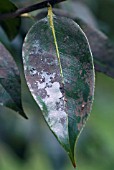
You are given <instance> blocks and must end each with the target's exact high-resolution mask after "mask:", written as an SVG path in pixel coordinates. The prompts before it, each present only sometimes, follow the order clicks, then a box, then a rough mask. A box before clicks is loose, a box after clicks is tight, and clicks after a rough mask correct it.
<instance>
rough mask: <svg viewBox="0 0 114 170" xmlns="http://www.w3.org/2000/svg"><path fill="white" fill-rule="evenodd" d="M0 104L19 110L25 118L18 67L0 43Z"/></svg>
mask: <svg viewBox="0 0 114 170" xmlns="http://www.w3.org/2000/svg"><path fill="white" fill-rule="evenodd" d="M0 105H2V106H6V107H9V108H11V109H13V110H15V111H17V112H19V113H20V114H21V115H22V116H24V117H25V118H27V117H26V115H25V113H24V112H23V109H22V105H21V81H20V75H19V71H18V68H17V66H16V64H15V62H14V60H13V58H12V57H11V55H10V54H9V52H8V51H7V49H5V47H4V46H3V45H2V44H1V43H0Z"/></svg>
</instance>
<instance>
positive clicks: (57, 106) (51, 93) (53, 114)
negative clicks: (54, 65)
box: [36, 72, 68, 138]
mask: <svg viewBox="0 0 114 170" xmlns="http://www.w3.org/2000/svg"><path fill="white" fill-rule="evenodd" d="M40 76H41V81H42V79H44V81H43V82H41V83H40V82H39V81H36V82H37V87H38V90H41V89H45V91H46V93H47V94H46V97H45V98H43V99H42V100H43V102H44V103H45V105H46V106H47V109H48V116H45V119H46V121H47V122H48V124H49V125H50V127H51V129H52V130H53V131H54V132H55V133H56V134H57V136H59V137H61V138H64V135H67V125H68V124H67V114H66V112H65V111H64V96H63V94H62V92H61V91H60V83H59V82H53V83H52V82H51V79H54V78H55V76H56V73H53V74H47V73H46V72H41V73H40ZM37 101H38V100H37ZM38 104H39V106H40V108H41V110H43V107H42V105H41V103H40V101H38Z"/></svg>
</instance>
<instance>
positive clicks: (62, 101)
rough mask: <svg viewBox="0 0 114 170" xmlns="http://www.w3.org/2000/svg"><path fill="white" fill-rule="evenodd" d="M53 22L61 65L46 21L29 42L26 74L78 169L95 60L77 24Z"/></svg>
mask: <svg viewBox="0 0 114 170" xmlns="http://www.w3.org/2000/svg"><path fill="white" fill-rule="evenodd" d="M53 21H54V29H55V34H56V41H57V45H58V50H59V55H60V61H59V60H58V55H57V49H56V45H55V39H54V36H53V33H52V25H51V27H50V21H49V18H48V17H46V18H44V19H42V20H40V21H38V22H37V23H36V24H35V25H33V27H32V28H31V29H30V31H29V32H28V34H27V36H26V38H25V42H24V45H23V61H24V72H25V77H26V80H27V84H28V87H29V89H30V91H31V93H32V96H33V97H34V99H35V101H36V102H37V104H38V105H39V106H40V109H41V110H42V113H43V115H44V118H45V120H46V122H47V124H48V125H49V127H50V129H51V130H52V132H53V133H54V135H55V136H56V138H57V139H58V141H59V142H60V143H61V144H62V146H63V147H64V148H65V150H66V151H67V152H68V155H69V157H70V159H71V161H72V163H73V165H74V166H75V159H74V148H75V142H76V139H77V137H78V136H79V133H80V131H81V130H82V128H83V126H84V124H85V122H86V120H87V117H88V114H89V113H90V110H91V106H92V102H93V95H94V68H93V59H92V54H91V51H90V48H89V44H88V41H87V39H86V37H85V34H84V33H83V32H82V30H81V29H80V27H79V26H78V25H77V24H76V23H75V22H74V21H73V20H71V19H68V18H65V17H57V16H54V18H53ZM61 68H62V74H63V75H61Z"/></svg>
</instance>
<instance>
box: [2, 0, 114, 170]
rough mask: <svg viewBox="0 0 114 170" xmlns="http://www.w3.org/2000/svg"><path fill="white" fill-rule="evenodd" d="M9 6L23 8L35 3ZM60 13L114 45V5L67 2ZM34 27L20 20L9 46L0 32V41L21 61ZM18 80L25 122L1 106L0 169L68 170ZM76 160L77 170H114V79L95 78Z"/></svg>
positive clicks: (112, 0) (22, 0)
mask: <svg viewBox="0 0 114 170" xmlns="http://www.w3.org/2000/svg"><path fill="white" fill-rule="evenodd" d="M12 2H14V3H15V4H16V5H17V6H18V7H23V6H28V5H30V4H33V3H35V2H38V0H34V1H33V0H12ZM58 8H62V9H64V10H67V11H68V12H69V13H72V14H74V15H75V16H79V17H80V18H82V19H83V20H85V21H86V22H88V23H89V24H90V25H91V26H92V27H95V28H98V29H99V30H101V31H102V32H104V33H105V34H106V35H107V36H108V37H109V39H110V40H111V41H112V42H113V41H114V0H75V1H70V0H69V1H68V2H64V3H61V4H60V5H58ZM38 12H39V11H35V12H33V13H32V14H33V15H36V14H37V13H38ZM33 23H34V21H33V20H31V19H27V18H24V19H22V25H21V29H20V32H19V35H18V36H17V37H16V38H15V39H14V40H13V41H12V42H11V43H10V42H9V40H8V38H7V37H6V35H5V33H4V32H3V30H2V29H0V36H1V37H0V39H1V40H2V41H3V42H5V44H7V46H9V48H10V46H12V48H13V49H14V51H15V56H21V47H22V42H23V38H24V36H25V34H26V33H27V31H28V29H29V28H30V26H31V25H32V24H33ZM93 41H94V40H93ZM15 60H16V61H19V62H18V66H19V67H20V70H21V68H22V67H21V64H20V61H21V59H19V58H18V57H17V58H15ZM21 72H22V70H21ZM21 74H22V73H21ZM22 80H23V82H22V83H23V89H22V90H23V91H22V92H23V93H22V97H23V105H24V108H25V110H26V112H27V113H28V117H29V119H28V120H25V119H23V118H22V117H21V116H19V115H18V114H16V113H15V112H13V111H11V110H9V109H6V108H3V107H0V170H20V169H21V170H31V169H32V170H44V169H46V170H72V169H73V168H72V165H71V163H70V161H69V159H68V157H67V155H66V153H65V152H64V150H63V149H62V147H61V146H60V145H59V144H58V142H57V141H56V139H55V137H54V136H53V134H52V133H51V132H50V130H49V128H48V127H47V125H46V123H45V121H44V119H43V117H42V115H41V113H40V111H39V109H38V108H37V106H36V104H35V102H34V101H33V99H32V97H31V96H30V93H29V92H28V89H27V87H26V84H25V83H24V79H23V78H22ZM76 160H77V161H76V162H77V170H114V79H112V78H110V77H107V76H105V75H104V74H101V73H96V88H95V99H94V103H93V109H92V112H91V116H90V118H89V120H88V121H87V124H86V126H85V127H84V130H83V131H82V133H81V135H80V137H79V140H78V143H77V147H76Z"/></svg>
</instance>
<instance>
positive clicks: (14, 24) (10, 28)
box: [0, 0, 21, 40]
mask: <svg viewBox="0 0 114 170" xmlns="http://www.w3.org/2000/svg"><path fill="white" fill-rule="evenodd" d="M16 10H17V7H16V6H15V5H14V4H13V3H12V2H11V1H9V0H4V1H0V14H4V13H10V12H14V11H16ZM20 24H21V18H20V17H17V18H13V19H7V20H4V21H0V26H2V28H3V30H4V31H5V33H6V34H7V36H8V38H9V39H10V40H12V39H14V38H15V36H16V35H17V34H18V32H19V28H20Z"/></svg>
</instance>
